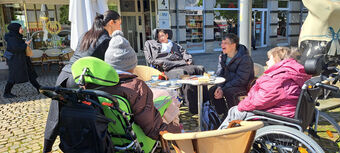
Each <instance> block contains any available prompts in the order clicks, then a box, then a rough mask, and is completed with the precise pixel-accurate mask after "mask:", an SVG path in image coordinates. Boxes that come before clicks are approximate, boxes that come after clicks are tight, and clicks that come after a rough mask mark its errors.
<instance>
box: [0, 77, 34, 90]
mask: <svg viewBox="0 0 340 153" xmlns="http://www.w3.org/2000/svg"><path fill="white" fill-rule="evenodd" d="M29 81H30V83H31V84H32V85H33V86H34V88H36V89H37V90H39V88H40V84H39V83H38V81H37V80H36V78H33V77H29ZM14 84H15V83H14V82H12V81H7V84H6V86H5V94H9V93H11V91H12V88H13V86H14Z"/></svg>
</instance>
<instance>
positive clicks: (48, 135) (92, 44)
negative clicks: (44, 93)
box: [43, 10, 121, 153]
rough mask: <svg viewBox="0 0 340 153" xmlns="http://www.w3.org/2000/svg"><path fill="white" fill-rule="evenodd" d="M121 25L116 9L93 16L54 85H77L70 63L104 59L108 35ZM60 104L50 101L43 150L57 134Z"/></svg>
mask: <svg viewBox="0 0 340 153" xmlns="http://www.w3.org/2000/svg"><path fill="white" fill-rule="evenodd" d="M120 25H121V20H120V15H119V14H118V13H117V12H116V11H112V10H108V11H106V12H105V13H104V14H103V15H99V16H97V17H96V18H95V20H94V23H93V25H92V27H91V29H90V30H89V31H87V32H86V33H85V34H84V35H83V36H82V38H81V39H80V40H81V41H79V43H78V46H77V48H76V50H75V52H74V54H73V56H72V57H71V59H70V62H69V64H67V65H65V67H64V68H63V69H62V71H61V73H60V74H59V76H58V79H57V82H56V85H57V86H59V85H60V86H62V87H77V84H76V83H75V81H74V79H73V75H72V72H71V67H72V64H73V63H74V62H75V61H77V60H78V59H80V58H82V57H86V56H93V57H97V58H99V59H102V60H104V56H105V52H106V49H107V48H108V46H109V42H110V40H111V37H110V35H111V34H112V33H113V31H115V30H116V29H117V28H118V27H120ZM61 107H62V105H61V104H60V103H58V102H57V101H52V102H51V105H50V110H49V112H48V118H47V121H46V128H45V136H44V137H45V140H44V149H43V152H44V153H45V152H50V151H51V150H52V146H53V143H54V141H55V140H56V138H57V136H58V134H59V110H60V109H61Z"/></svg>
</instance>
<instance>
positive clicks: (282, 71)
mask: <svg viewBox="0 0 340 153" xmlns="http://www.w3.org/2000/svg"><path fill="white" fill-rule="evenodd" d="M264 73H265V74H267V75H270V76H274V75H280V77H282V78H285V79H291V80H294V81H295V82H296V83H297V84H298V85H300V86H302V85H303V83H304V80H308V79H309V78H310V77H311V76H310V75H308V74H306V72H305V69H304V67H303V66H302V65H301V64H299V63H298V62H297V61H296V60H294V59H293V58H290V59H286V60H283V61H281V62H279V63H276V64H275V65H273V66H272V67H270V68H269V69H268V70H266V71H265V72H264Z"/></svg>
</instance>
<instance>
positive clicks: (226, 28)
mask: <svg viewBox="0 0 340 153" xmlns="http://www.w3.org/2000/svg"><path fill="white" fill-rule="evenodd" d="M237 19H238V11H237V10H215V11H214V50H215V51H221V41H222V38H223V36H224V35H226V34H227V33H234V34H236V35H237V31H238V30H237V21H238V20H237Z"/></svg>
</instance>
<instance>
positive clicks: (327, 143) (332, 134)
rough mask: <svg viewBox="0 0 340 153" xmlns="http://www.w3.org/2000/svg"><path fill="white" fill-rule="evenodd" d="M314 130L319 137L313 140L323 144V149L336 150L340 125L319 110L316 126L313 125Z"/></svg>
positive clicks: (337, 149) (339, 140)
mask: <svg viewBox="0 0 340 153" xmlns="http://www.w3.org/2000/svg"><path fill="white" fill-rule="evenodd" d="M321 126H322V127H321ZM313 129H314V131H315V132H316V134H317V135H318V136H320V139H318V138H315V139H314V140H315V141H316V142H317V143H318V144H320V145H321V146H323V147H322V148H323V149H324V150H325V151H329V152H338V151H339V147H340V146H339V144H340V126H339V124H338V123H337V122H336V121H335V120H334V118H332V117H330V116H329V115H328V114H327V113H325V112H319V120H318V123H317V127H316V128H315V125H314V126H313Z"/></svg>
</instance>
